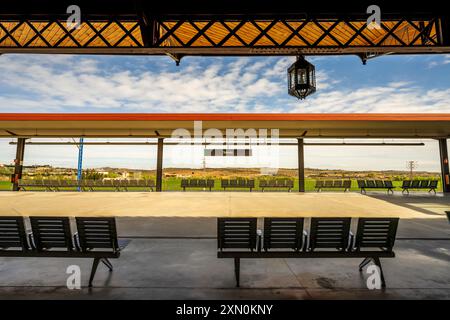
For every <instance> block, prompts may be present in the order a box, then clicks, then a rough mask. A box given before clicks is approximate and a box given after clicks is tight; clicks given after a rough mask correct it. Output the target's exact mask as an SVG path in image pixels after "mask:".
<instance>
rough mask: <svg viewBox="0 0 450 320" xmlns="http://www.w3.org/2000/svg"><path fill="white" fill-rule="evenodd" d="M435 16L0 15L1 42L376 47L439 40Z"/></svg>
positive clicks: (36, 45) (72, 45)
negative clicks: (72, 24)
mask: <svg viewBox="0 0 450 320" xmlns="http://www.w3.org/2000/svg"><path fill="white" fill-rule="evenodd" d="M442 43H443V41H442V36H441V26H440V20H439V19H438V18H432V19H428V20H409V19H399V20H388V21H382V22H381V25H380V28H379V29H370V28H369V27H368V25H367V23H366V21H365V20H364V21H363V20H359V21H356V20H350V19H334V20H323V19H297V20H295V19H271V20H249V19H243V20H219V19H217V20H215V19H211V20H198V19H192V20H191V19H184V20H152V21H150V23H149V24H148V23H145V22H144V21H143V19H141V18H137V17H133V18H129V17H127V18H126V19H124V18H122V17H120V16H118V17H112V18H110V19H108V20H102V21H100V20H95V19H89V18H87V19H85V20H83V21H82V23H81V25H80V27H79V28H78V29H72V30H70V29H69V28H68V27H67V26H66V23H65V20H58V19H54V20H46V21H43V20H33V19H21V20H16V21H13V20H8V21H0V48H133V47H137V48H352V47H353V48H357V47H365V48H375V49H376V48H377V47H378V48H379V47H433V46H441V45H442Z"/></svg>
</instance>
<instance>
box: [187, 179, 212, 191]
mask: <svg viewBox="0 0 450 320" xmlns="http://www.w3.org/2000/svg"><path fill="white" fill-rule="evenodd" d="M181 188H182V189H183V191H186V188H203V189H209V191H211V190H212V189H213V188H214V180H213V179H181Z"/></svg>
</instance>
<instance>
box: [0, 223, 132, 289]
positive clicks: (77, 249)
mask: <svg viewBox="0 0 450 320" xmlns="http://www.w3.org/2000/svg"><path fill="white" fill-rule="evenodd" d="M75 220H76V226H77V230H78V232H77V233H73V234H72V233H71V228H70V220H69V218H68V217H30V224H31V230H26V229H25V222H24V218H23V217H0V257H22V258H91V259H94V260H93V263H92V269H91V274H90V277H89V287H92V281H93V280H94V276H95V273H96V271H97V267H98V264H99V263H100V262H102V263H103V264H104V265H105V266H106V267H107V268H108V269H109V270H110V271H112V270H113V266H112V264H111V262H110V261H109V259H116V258H119V257H120V251H121V250H122V249H123V248H124V247H125V246H126V244H127V241H125V242H123V243H120V244H119V241H118V239H117V231H116V223H115V219H114V218H94V217H86V218H85V217H77V218H75Z"/></svg>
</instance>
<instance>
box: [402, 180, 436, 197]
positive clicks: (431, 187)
mask: <svg viewBox="0 0 450 320" xmlns="http://www.w3.org/2000/svg"><path fill="white" fill-rule="evenodd" d="M437 186H438V181H437V180H405V181H403V183H402V189H403V190H402V193H403V192H405V191H406V192H407V193H409V189H426V190H428V192H431V191H434V193H435V194H436V188H437Z"/></svg>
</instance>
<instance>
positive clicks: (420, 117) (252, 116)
mask: <svg viewBox="0 0 450 320" xmlns="http://www.w3.org/2000/svg"><path fill="white" fill-rule="evenodd" d="M194 120H197V121H450V113H441V114H437V113H436V114H433V113H431V114H421V113H410V114H394V113H392V114H389V113H388V114H386V113H384V114H379V113H364V114H362V113H340V114H339V113H338V114H336V113H334V114H333V113H312V114H311V113H308V114H302V113H282V114H280V113H0V121H194Z"/></svg>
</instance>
